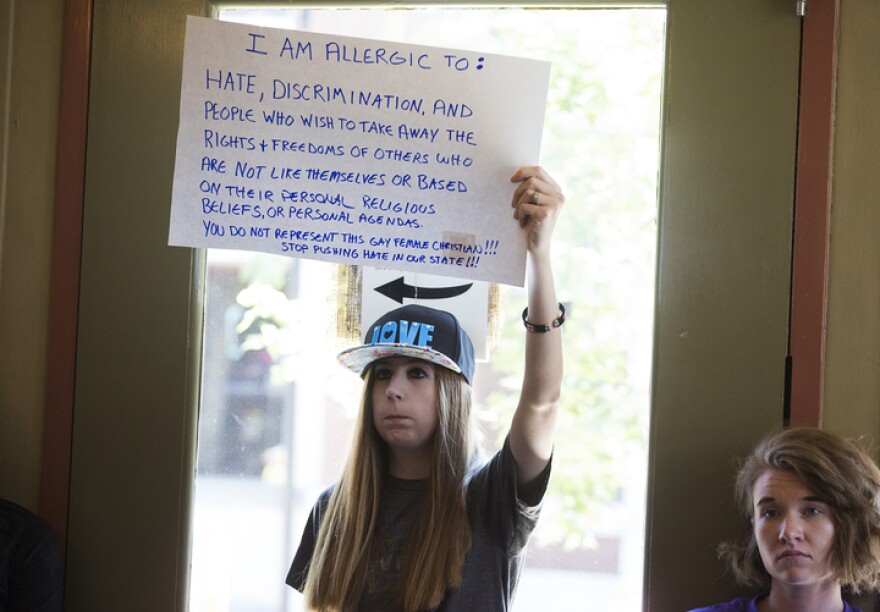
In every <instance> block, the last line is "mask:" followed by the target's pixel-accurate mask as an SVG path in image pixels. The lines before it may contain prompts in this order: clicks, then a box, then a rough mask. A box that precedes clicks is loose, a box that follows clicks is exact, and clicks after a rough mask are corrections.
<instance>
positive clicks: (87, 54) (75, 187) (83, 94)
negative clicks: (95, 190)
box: [40, 0, 93, 558]
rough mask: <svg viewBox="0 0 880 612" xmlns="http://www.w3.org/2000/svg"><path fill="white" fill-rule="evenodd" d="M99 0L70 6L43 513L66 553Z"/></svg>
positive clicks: (72, 1)
mask: <svg viewBox="0 0 880 612" xmlns="http://www.w3.org/2000/svg"><path fill="white" fill-rule="evenodd" d="M92 2H93V0H65V2H64V23H63V39H62V56H61V91H60V104H59V111H58V152H57V159H56V170H55V220H54V229H53V236H52V260H51V263H52V277H51V284H50V306H49V340H48V355H47V361H46V363H47V382H46V404H45V416H44V421H43V457H42V479H41V485H40V486H41V488H40V513H41V514H42V515H43V516H44V517H46V519H47V520H49V522H50V523H51V524H52V526H53V527H54V528H55V531H56V533H57V535H58V539H59V542H60V544H61V551H62V558H64V553H65V550H66V546H65V543H66V536H67V512H68V495H69V491H70V452H71V440H72V433H73V409H74V393H75V387H76V337H77V336H76V334H77V319H78V310H79V278H80V260H81V251H82V226H83V204H84V199H85V169H86V143H87V135H88V104H89V65H90V61H91V42H92V8H93V4H92Z"/></svg>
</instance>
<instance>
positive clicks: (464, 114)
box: [168, 16, 550, 286]
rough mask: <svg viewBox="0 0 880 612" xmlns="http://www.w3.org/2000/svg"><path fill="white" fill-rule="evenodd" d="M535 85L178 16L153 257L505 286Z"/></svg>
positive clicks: (437, 54) (541, 69) (496, 62)
mask: <svg viewBox="0 0 880 612" xmlns="http://www.w3.org/2000/svg"><path fill="white" fill-rule="evenodd" d="M549 74H550V65H549V63H547V62H542V61H535V60H527V59H518V58H511V57H506V56H498V55H490V54H482V53H475V52H470V51H455V50H449V49H440V48H434V47H426V46H419V45H407V44H401V43H392V42H385V41H375V40H366V39H359V38H350V37H342V36H331V35H323V34H314V33H307V32H299V31H292V30H280V29H273V28H263V27H257V26H250V25H243V24H235V23H226V22H221V21H216V20H212V19H207V18H203V17H192V16H191V17H189V18H188V20H187V30H186V44H185V50H184V61H183V81H182V84H181V102H180V126H179V131H178V139H177V157H176V164H175V171H174V187H173V194H172V205H171V223H170V230H169V240H168V242H169V244H171V245H178V246H190V247H214V248H223V249H243V250H250V251H261V252H267V253H276V254H284V255H290V256H294V257H307V258H311V259H319V260H324V261H332V262H340V263H351V264H357V265H367V266H374V267H381V268H392V269H397V270H410V271H416V272H426V273H430V274H437V275H444V276H456V277H463V278H472V279H476V280H486V281H497V282H503V283H506V284H511V285H520V286H521V285H522V284H523V282H524V277H525V241H524V235H523V232H522V231H521V230H520V229H519V227H518V225H517V223H516V222H515V221H514V220H513V217H512V214H513V211H512V209H511V206H510V200H511V195H512V193H513V185H512V184H511V183H510V176H511V175H512V174H513V172H514V171H515V170H516V168H517V167H519V166H522V165H533V164H536V163H537V161H538V154H539V150H540V143H541V131H542V125H543V120H544V106H545V103H546V96H547V85H548V81H549Z"/></svg>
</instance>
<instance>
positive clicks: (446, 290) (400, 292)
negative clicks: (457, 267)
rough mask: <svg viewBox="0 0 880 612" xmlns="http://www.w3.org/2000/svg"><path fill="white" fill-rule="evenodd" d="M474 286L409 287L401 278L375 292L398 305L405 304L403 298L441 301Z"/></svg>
mask: <svg viewBox="0 0 880 612" xmlns="http://www.w3.org/2000/svg"><path fill="white" fill-rule="evenodd" d="M473 286H474V284H473V283H468V284H467V285H459V286H457V287H417V286H415V285H407V284H406V283H405V282H403V277H402V276H401V277H400V278H396V279H394V280H393V281H391V282H389V283H385V284H384V285H382V286H381V287H376V289H375V291H378V292H379V293H381V294H382V295H384V296H386V297H388V298H391V299H392V300H394V301H396V302H397V303H398V304H403V298H419V299H420V300H441V299H443V298H451V297H455V296H457V295H461V294H462V293H464V292H466V291H467V290H468V289H470V288H471V287H473Z"/></svg>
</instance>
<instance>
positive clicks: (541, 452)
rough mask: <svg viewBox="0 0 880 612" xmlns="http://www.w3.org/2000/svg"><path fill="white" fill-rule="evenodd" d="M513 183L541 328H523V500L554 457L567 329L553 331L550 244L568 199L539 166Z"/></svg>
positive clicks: (516, 446)
mask: <svg viewBox="0 0 880 612" xmlns="http://www.w3.org/2000/svg"><path fill="white" fill-rule="evenodd" d="M510 180H511V181H513V182H515V183H519V184H518V185H517V187H516V190H515V191H514V194H513V201H512V206H513V208H514V218H515V219H517V220H518V221H519V224H520V227H522V228H523V231H525V232H526V233H527V237H528V270H527V282H528V310H527V313H526V318H527V320H528V322H529V323H531V324H533V325H535V326H537V328H538V329H536V330H533V331H527V330H526V329H523V332H524V333H525V335H526V349H525V371H524V375H523V384H522V391H521V393H520V398H519V404H518V405H517V408H516V413H515V414H514V416H513V422H512V424H511V428H510V449H511V451H512V452H513V457H514V460H515V461H516V465H517V477H518V485H519V487H520V497H522V498H525V499H527V498H528V497H529V492H530V490H531V486H532V485H534V484H535V482H536V480H537V479H538V477H539V476H540V475H541V473H542V472H543V471H544V469H545V468H546V467H547V463H548V462H549V461H550V455H551V453H552V452H553V439H554V436H555V432H556V412H557V407H558V405H559V395H560V389H561V387H562V333H561V332H562V330H561V329H560V328H559V327H554V321H557V320H558V319H559V318H560V315H561V314H562V313H561V311H560V306H559V301H558V299H557V297H556V286H555V283H554V280H553V269H552V265H551V255H550V243H551V237H552V235H553V230H554V228H555V227H556V220H557V218H558V217H559V213H560V211H561V209H562V204H563V202H564V201H565V196H564V195H563V194H562V190H561V189H560V187H559V185H557V184H556V181H554V180H553V178H551V177H550V175H549V174H547V172H546V171H544V169H543V168H541V167H539V166H530V167H524V168H520V169H519V170H517V171H516V173H515V174H514V175H513V176H512V177H511V179H510ZM544 326H549V328H550V329H549V331H538V330H539V329H544Z"/></svg>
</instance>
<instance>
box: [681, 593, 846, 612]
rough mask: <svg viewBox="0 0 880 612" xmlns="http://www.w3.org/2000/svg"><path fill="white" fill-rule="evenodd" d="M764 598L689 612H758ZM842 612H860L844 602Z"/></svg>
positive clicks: (762, 596)
mask: <svg viewBox="0 0 880 612" xmlns="http://www.w3.org/2000/svg"><path fill="white" fill-rule="evenodd" d="M764 597H766V595H758V596H757V597H740V598H739V599H734V600H733V601H728V602H727V603H720V604H715V605H714V606H707V607H705V608H694V609H693V610H691V611H690V612H758V600H759V599H762V598H764ZM843 612H861V610H858V609H856V608H853V607H852V606H851V605H849V604H848V603H846V602H843Z"/></svg>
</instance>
